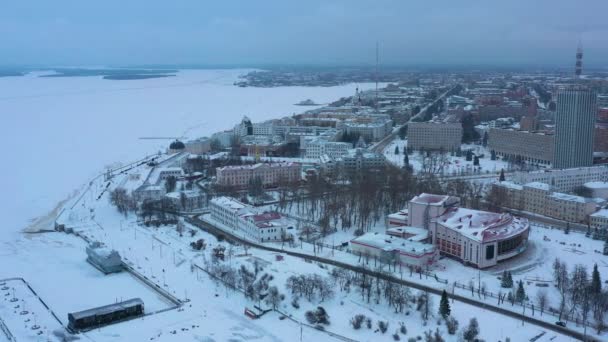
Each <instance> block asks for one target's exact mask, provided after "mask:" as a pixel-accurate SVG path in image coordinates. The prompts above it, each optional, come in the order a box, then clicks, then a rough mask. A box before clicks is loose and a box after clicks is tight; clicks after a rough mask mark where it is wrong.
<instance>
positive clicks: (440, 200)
mask: <svg viewBox="0 0 608 342" xmlns="http://www.w3.org/2000/svg"><path fill="white" fill-rule="evenodd" d="M450 197H451V196H447V195H433V194H427V193H422V194H420V195H418V196H416V197H414V198H412V200H411V201H410V202H412V203H417V204H428V205H434V206H441V205H444V204H445V203H446V202H447V201H448V200H449V199H450Z"/></svg>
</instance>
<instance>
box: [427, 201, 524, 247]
mask: <svg viewBox="0 0 608 342" xmlns="http://www.w3.org/2000/svg"><path fill="white" fill-rule="evenodd" d="M435 221H436V222H437V223H438V224H439V225H441V226H443V227H445V228H448V229H451V230H454V231H456V232H458V233H460V234H461V235H463V236H466V237H468V238H470V239H473V240H476V241H480V242H488V241H493V240H498V239H501V240H502V239H506V238H509V237H512V236H515V235H518V234H520V233H523V232H524V231H526V230H528V229H529V228H530V224H529V223H528V220H527V219H524V218H520V217H514V216H512V215H511V214H508V213H503V214H498V213H492V212H487V211H480V210H473V209H466V208H457V207H454V208H450V209H448V210H447V211H446V212H445V213H444V214H443V215H441V216H439V217H438V218H436V219H435Z"/></svg>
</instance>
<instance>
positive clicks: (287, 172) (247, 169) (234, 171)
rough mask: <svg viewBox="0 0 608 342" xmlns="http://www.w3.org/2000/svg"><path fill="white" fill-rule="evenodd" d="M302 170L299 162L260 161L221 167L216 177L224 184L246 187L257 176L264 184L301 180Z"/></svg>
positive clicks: (219, 182)
mask: <svg viewBox="0 0 608 342" xmlns="http://www.w3.org/2000/svg"><path fill="white" fill-rule="evenodd" d="M301 170H302V167H301V165H300V164H298V163H259V164H254V165H239V166H225V167H219V168H217V172H216V177H217V183H218V184H219V185H222V186H232V187H237V188H244V187H247V186H248V185H249V184H250V182H251V181H252V180H254V179H257V178H259V179H260V180H261V181H262V185H263V186H276V185H279V184H287V183H294V182H298V181H300V179H301V172H302V171H301Z"/></svg>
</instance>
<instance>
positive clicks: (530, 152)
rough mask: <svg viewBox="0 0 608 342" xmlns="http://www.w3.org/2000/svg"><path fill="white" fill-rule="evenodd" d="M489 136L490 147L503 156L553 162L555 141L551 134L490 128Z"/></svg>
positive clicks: (533, 161)
mask: <svg viewBox="0 0 608 342" xmlns="http://www.w3.org/2000/svg"><path fill="white" fill-rule="evenodd" d="M488 138H489V139H488V147H489V149H490V150H493V151H494V152H496V154H497V155H499V156H501V157H507V158H509V159H510V160H513V161H516V160H520V161H522V162H529V163H535V164H544V165H551V164H552V163H553V159H554V157H555V155H554V154H555V153H554V147H555V146H554V145H555V143H554V137H553V135H551V134H548V133H533V132H528V131H517V130H513V129H495V128H490V129H489V131H488Z"/></svg>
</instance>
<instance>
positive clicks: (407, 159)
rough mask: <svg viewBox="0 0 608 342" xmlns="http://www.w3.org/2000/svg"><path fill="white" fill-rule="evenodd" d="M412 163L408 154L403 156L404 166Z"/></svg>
mask: <svg viewBox="0 0 608 342" xmlns="http://www.w3.org/2000/svg"><path fill="white" fill-rule="evenodd" d="M408 165H410V158H409V157H408V156H407V154H406V155H404V156H403V166H408Z"/></svg>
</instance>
